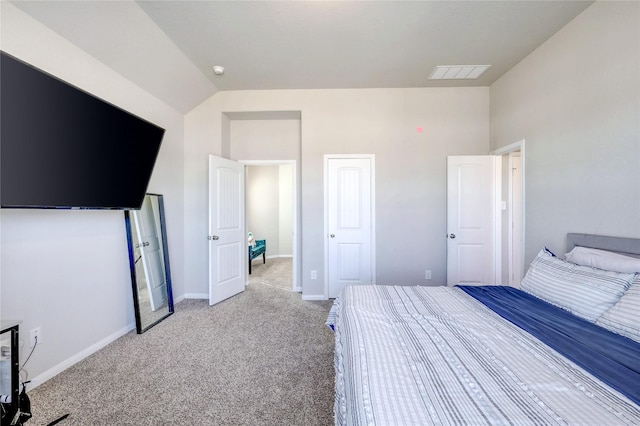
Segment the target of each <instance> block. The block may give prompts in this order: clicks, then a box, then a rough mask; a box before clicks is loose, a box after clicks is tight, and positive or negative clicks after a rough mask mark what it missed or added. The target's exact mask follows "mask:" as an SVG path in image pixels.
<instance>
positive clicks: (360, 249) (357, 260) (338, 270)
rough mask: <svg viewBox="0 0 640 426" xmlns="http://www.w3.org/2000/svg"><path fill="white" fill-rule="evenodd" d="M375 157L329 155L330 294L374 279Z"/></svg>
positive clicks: (327, 168) (328, 242)
mask: <svg viewBox="0 0 640 426" xmlns="http://www.w3.org/2000/svg"><path fill="white" fill-rule="evenodd" d="M372 161H373V158H328V159H327V164H326V173H327V194H326V203H327V206H326V211H327V231H328V232H327V269H328V270H327V277H328V285H327V287H328V297H330V298H334V297H337V296H338V294H339V293H340V291H341V290H342V289H343V288H344V287H345V286H346V285H348V284H371V283H372V278H373V251H372V250H373V245H372V243H373V237H372V234H373V214H372V206H373V202H372V200H373V196H372V194H373V191H372V189H373V188H372V182H373V173H372V171H373V164H372Z"/></svg>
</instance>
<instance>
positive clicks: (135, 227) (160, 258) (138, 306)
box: [124, 194, 173, 334]
mask: <svg viewBox="0 0 640 426" xmlns="http://www.w3.org/2000/svg"><path fill="white" fill-rule="evenodd" d="M124 221H125V227H126V229H127V240H128V246H129V266H130V267H131V284H132V286H133V305H134V310H135V315H136V329H137V331H138V334H141V333H143V332H145V331H146V330H148V329H150V328H151V327H153V326H154V325H156V324H158V323H159V322H160V321H162V320H163V319H165V318H167V317H168V316H169V315H171V314H172V313H173V294H172V292H171V273H170V270H169V252H168V250H167V234H166V229H165V218H164V204H163V200H162V195H159V194H146V195H145V197H144V202H143V203H142V207H141V208H140V210H127V211H125V212H124Z"/></svg>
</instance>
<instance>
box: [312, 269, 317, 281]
mask: <svg viewBox="0 0 640 426" xmlns="http://www.w3.org/2000/svg"><path fill="white" fill-rule="evenodd" d="M311 279H312V280H317V279H318V271H316V270H313V271H311Z"/></svg>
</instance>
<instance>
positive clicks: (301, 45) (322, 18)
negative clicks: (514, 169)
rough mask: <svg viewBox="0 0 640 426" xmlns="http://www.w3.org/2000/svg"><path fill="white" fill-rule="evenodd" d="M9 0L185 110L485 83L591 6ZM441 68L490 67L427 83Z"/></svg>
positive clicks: (556, 0)
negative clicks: (243, 93) (306, 92)
mask: <svg viewBox="0 0 640 426" xmlns="http://www.w3.org/2000/svg"><path fill="white" fill-rule="evenodd" d="M11 3H12V4H13V5H14V6H16V7H17V8H19V9H20V10H22V11H23V12H25V13H27V14H29V15H31V16H32V17H33V18H35V19H36V20H38V21H40V22H41V23H43V24H44V25H46V26H47V27H49V28H50V29H51V30H53V31H55V32H56V33H58V34H59V35H61V36H62V37H64V38H66V39H67V40H69V41H70V42H71V43H73V44H75V45H77V46H78V47H80V48H81V49H83V50H84V51H86V52H87V53H89V54H90V55H92V56H94V57H95V58H97V59H98V60H100V61H101V62H103V63H104V64H106V65H107V66H109V67H110V68H112V69H114V70H115V71H117V72H119V73H120V74H122V75H123V76H124V77H126V78H127V79H129V80H131V81H133V82H134V83H136V84H137V85H138V86H140V87H142V88H144V89H145V90H147V91H149V92H150V93H152V94H153V95H155V96H156V97H158V98H159V99H161V100H163V101H164V102H166V103H167V104H169V105H171V106H172V107H174V108H175V109H176V110H178V111H180V112H182V113H186V112H188V111H189V110H191V109H192V108H193V107H195V106H196V105H198V104H199V103H201V102H202V101H204V100H205V99H207V98H208V97H210V96H212V95H213V94H215V93H216V92H217V91H227V90H266V89H342V88H412V87H442V86H488V85H490V84H491V83H493V82H494V81H495V80H496V79H498V78H499V77H500V76H502V75H503V74H504V73H506V72H507V71H508V70H509V69H511V68H512V67H513V66H514V65H516V64H517V63H518V62H519V61H521V60H522V59H523V58H524V57H526V56H527V55H528V54H530V53H531V52H532V51H533V50H535V49H536V48H537V47H538V46H540V45H541V44H542V43H544V42H545V41H546V40H548V39H549V38H550V37H551V36H553V35H554V34H555V33H556V32H557V31H558V30H560V29H561V28H562V27H563V26H565V25H566V24H567V23H568V22H569V21H571V20H572V19H573V18H575V17H576V16H577V15H578V14H580V13H581V12H582V11H583V10H584V9H586V8H587V7H588V6H589V5H590V4H591V3H593V2H592V1H564V0H552V1H539V0H536V1H482V0H476V1H170V0H163V1H137V2H136V1H131V0H123V1H51V0H50V1H13V2H11ZM214 65H221V66H224V67H225V70H226V71H225V73H224V75H221V76H218V75H215V74H214V73H213V69H212V67H213V66H214ZM437 65H491V67H490V68H489V69H488V70H487V71H486V72H485V73H484V74H483V75H482V76H481V77H480V78H478V79H475V80H429V76H430V74H431V72H432V71H433V69H434V68H435V67H436V66H437Z"/></svg>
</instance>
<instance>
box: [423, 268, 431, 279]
mask: <svg viewBox="0 0 640 426" xmlns="http://www.w3.org/2000/svg"><path fill="white" fill-rule="evenodd" d="M424 279H425V280H430V279H431V269H425V270H424Z"/></svg>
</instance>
